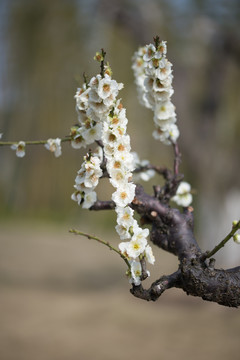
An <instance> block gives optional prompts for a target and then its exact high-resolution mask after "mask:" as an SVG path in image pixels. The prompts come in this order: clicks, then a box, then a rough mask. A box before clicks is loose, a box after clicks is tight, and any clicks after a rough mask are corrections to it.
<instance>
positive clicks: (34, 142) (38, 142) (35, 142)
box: [0, 137, 72, 146]
mask: <svg viewBox="0 0 240 360" xmlns="http://www.w3.org/2000/svg"><path fill="white" fill-rule="evenodd" d="M71 140H72V138H71V137H65V138H63V139H61V142H66V141H71ZM24 142H25V144H26V145H44V144H47V142H48V140H30V141H24ZM18 143H19V141H0V146H11V145H15V144H18Z"/></svg>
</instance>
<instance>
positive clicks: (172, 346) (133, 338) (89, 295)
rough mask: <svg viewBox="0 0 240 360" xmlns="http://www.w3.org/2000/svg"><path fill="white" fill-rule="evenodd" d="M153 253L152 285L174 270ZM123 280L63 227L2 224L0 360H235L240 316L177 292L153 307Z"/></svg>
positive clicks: (100, 252)
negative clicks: (134, 295) (130, 289)
mask: <svg viewBox="0 0 240 360" xmlns="http://www.w3.org/2000/svg"><path fill="white" fill-rule="evenodd" d="M81 226H82V225H81ZM83 230H85V231H89V232H90V229H86V228H85V229H83ZM108 236H109V235H108ZM115 239H116V236H115ZM106 240H109V241H111V242H112V243H114V238H113V239H112V237H111V236H109V238H108V239H106ZM155 254H156V255H157V256H158V255H159V258H158V261H157V265H156V266H155V267H154V271H155V272H154V271H153V270H152V271H151V274H152V276H151V280H155V279H156V277H157V275H162V274H164V273H170V272H171V271H174V270H175V269H176V265H177V264H176V261H175V258H174V257H173V256H170V255H168V254H166V253H164V252H163V251H160V250H158V249H155ZM124 271H125V264H124V263H123V261H122V260H121V259H120V258H118V256H117V255H116V254H114V253H111V252H109V250H108V249H106V248H104V247H103V246H101V245H100V244H98V243H96V242H94V241H88V240H86V239H84V238H80V237H77V236H74V235H72V234H69V233H68V228H67V226H66V225H60V226H59V225H58V226H56V224H55V225H51V224H43V223H42V224H41V223H35V224H34V223H20V222H19V221H14V222H13V221H11V222H5V223H4V224H1V233H0V294H1V295H0V319H1V321H0V359H1V360H32V359H34V360H40V359H44V360H54V359H56V360H65V359H68V360H75V359H76V360H77V359H84V360H90V359H94V358H96V359H98V360H101V359H104V360H108V359H109V360H112V359H114V360H115V359H116V360H118V359H119V360H120V359H133V358H134V359H139V360H141V359H146V358H148V359H153V360H154V359H160V358H164V359H176V358H177V359H179V360H180V359H191V358H194V359H195V360H198V359H199V360H200V359H208V358H211V359H212V360H214V359H218V360H221V359H226V358H228V359H231V360H234V359H236V360H237V359H239V350H240V343H239V330H240V317H239V311H238V310H236V309H228V308H224V307H221V306H219V305H217V304H211V303H207V302H204V301H202V300H200V299H197V298H192V297H188V296H187V295H186V294H184V293H183V292H182V291H181V290H174V289H173V290H169V291H167V292H166V293H165V294H163V296H162V297H161V298H160V299H159V301H158V302H156V303H147V302H144V301H141V300H138V299H135V298H133V297H132V296H131V294H130V293H129V285H128V282H127V280H126V279H125V278H124Z"/></svg>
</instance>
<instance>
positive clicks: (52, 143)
mask: <svg viewBox="0 0 240 360" xmlns="http://www.w3.org/2000/svg"><path fill="white" fill-rule="evenodd" d="M44 146H45V148H46V149H47V150H49V151H51V152H53V153H54V155H55V157H59V156H61V154H62V149H61V139H59V138H56V139H48V140H47V143H46V144H45V145H44Z"/></svg>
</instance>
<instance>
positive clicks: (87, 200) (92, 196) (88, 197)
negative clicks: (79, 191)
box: [82, 191, 97, 209]
mask: <svg viewBox="0 0 240 360" xmlns="http://www.w3.org/2000/svg"><path fill="white" fill-rule="evenodd" d="M96 200H97V194H96V192H95V191H91V192H88V193H85V194H84V201H83V204H82V207H83V209H89V208H90V207H91V206H92V205H93V204H94V203H95V202H96Z"/></svg>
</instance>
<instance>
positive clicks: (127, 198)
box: [112, 183, 136, 207]
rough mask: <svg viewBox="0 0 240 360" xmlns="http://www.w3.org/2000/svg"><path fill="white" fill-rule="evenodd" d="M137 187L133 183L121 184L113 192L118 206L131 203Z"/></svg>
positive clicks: (113, 197) (113, 198)
mask: <svg viewBox="0 0 240 360" xmlns="http://www.w3.org/2000/svg"><path fill="white" fill-rule="evenodd" d="M135 187H136V185H135V184H133V183H127V184H126V185H125V186H120V187H119V188H118V189H117V190H116V191H115V192H114V193H113V194H112V200H113V201H114V202H115V204H116V205H117V206H121V207H124V206H126V205H128V204H129V203H131V202H132V201H133V199H134V196H135Z"/></svg>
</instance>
